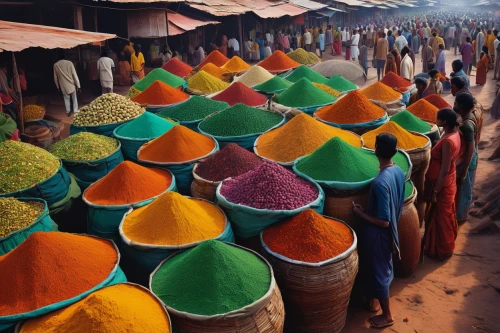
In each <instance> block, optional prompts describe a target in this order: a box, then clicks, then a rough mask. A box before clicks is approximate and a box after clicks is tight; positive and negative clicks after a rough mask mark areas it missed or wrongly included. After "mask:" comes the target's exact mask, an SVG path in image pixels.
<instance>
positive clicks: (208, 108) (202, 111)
mask: <svg viewBox="0 0 500 333" xmlns="http://www.w3.org/2000/svg"><path fill="white" fill-rule="evenodd" d="M228 106H229V104H227V103H225V102H219V101H214V100H211V99H208V98H205V97H201V96H191V98H190V99H188V100H187V101H186V102H184V103H182V104H179V105H175V106H171V107H168V108H165V109H162V110H161V111H160V112H158V113H157V115H158V116H160V117H167V118H172V119H176V120H179V121H195V120H200V119H203V118H205V117H206V116H208V115H210V114H212V113H214V112H217V111H221V110H224V109H226V108H227V107H228Z"/></svg>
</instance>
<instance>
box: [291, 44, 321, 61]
mask: <svg viewBox="0 0 500 333" xmlns="http://www.w3.org/2000/svg"><path fill="white" fill-rule="evenodd" d="M286 55H287V57H289V58H290V59H292V60H294V61H296V62H298V63H299V64H303V65H314V64H317V63H318V62H320V61H321V59H320V58H319V57H318V56H317V55H316V53H314V52H307V51H306V50H304V49H303V48H301V47H299V48H298V49H296V50H293V51H292V52H288V53H287V54H286Z"/></svg>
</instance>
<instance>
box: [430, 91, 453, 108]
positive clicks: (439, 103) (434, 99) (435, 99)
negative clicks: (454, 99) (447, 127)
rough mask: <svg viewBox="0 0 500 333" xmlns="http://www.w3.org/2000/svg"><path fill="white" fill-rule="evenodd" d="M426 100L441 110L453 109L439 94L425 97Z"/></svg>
mask: <svg viewBox="0 0 500 333" xmlns="http://www.w3.org/2000/svg"><path fill="white" fill-rule="evenodd" d="M424 99H425V100H426V101H427V102H429V103H431V104H432V105H434V106H435V107H437V108H438V109H439V110H441V109H445V108H451V105H450V104H448V102H447V101H445V100H444V99H443V98H442V97H441V96H439V95H438V94H432V95H429V96H426V97H424Z"/></svg>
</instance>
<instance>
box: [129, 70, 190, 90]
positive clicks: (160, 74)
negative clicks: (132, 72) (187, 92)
mask: <svg viewBox="0 0 500 333" xmlns="http://www.w3.org/2000/svg"><path fill="white" fill-rule="evenodd" d="M156 80H158V81H161V82H163V83H166V84H168V85H169V86H171V87H174V88H177V87H180V86H182V85H183V84H184V83H185V81H184V79H183V78H181V77H179V76H177V75H174V74H172V73H170V72H167V71H166V70H164V69H163V68H157V69H154V70H152V71H151V72H150V73H149V74H148V75H146V76H145V77H144V78H143V79H142V80H140V81H139V82H137V83H136V84H134V85H133V86H132V87H133V88H135V89H137V90H140V91H144V90H146V88H147V87H149V86H150V85H151V84H153V82H155V81H156Z"/></svg>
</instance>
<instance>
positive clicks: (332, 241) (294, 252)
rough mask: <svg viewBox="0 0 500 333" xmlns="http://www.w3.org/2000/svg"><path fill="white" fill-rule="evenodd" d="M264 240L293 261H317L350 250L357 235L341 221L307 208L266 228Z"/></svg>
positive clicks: (263, 234) (263, 235)
mask: <svg viewBox="0 0 500 333" xmlns="http://www.w3.org/2000/svg"><path fill="white" fill-rule="evenodd" d="M262 239H263V240H264V243H265V244H266V245H267V247H268V248H269V249H270V250H271V251H273V252H274V253H277V254H280V255H282V256H285V257H287V258H289V259H292V260H297V261H303V262H309V263H317V262H321V261H325V260H328V259H332V258H335V257H336V256H338V255H339V254H342V253H344V252H345V251H347V249H349V248H350V247H351V245H352V243H353V242H354V235H353V234H352V231H351V230H350V229H349V228H348V227H347V226H346V225H345V224H343V223H342V222H338V221H335V220H332V219H329V218H326V217H323V216H321V215H320V214H318V213H316V212H315V211H314V210H312V209H307V210H305V211H303V212H300V213H299V214H298V215H295V216H294V217H292V218H289V219H287V220H286V221H284V222H282V223H279V224H276V225H273V226H271V227H269V228H267V229H265V230H264V232H263V233H262Z"/></svg>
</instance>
